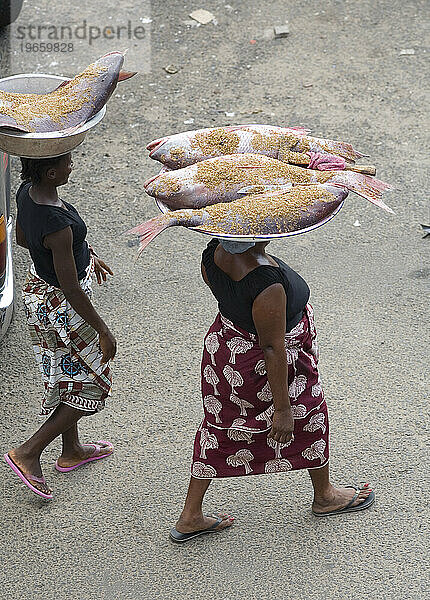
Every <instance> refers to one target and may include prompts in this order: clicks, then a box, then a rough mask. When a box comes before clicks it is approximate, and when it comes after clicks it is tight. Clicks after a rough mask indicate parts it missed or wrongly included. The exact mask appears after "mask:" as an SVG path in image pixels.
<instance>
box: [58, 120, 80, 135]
mask: <svg viewBox="0 0 430 600" xmlns="http://www.w3.org/2000/svg"><path fill="white" fill-rule="evenodd" d="M85 123H86V121H81V122H80V123H78V124H77V125H73V127H67V128H66V129H61V130H60V131H59V132H58V133H60V135H62V136H66V135H73V134H74V133H76V132H77V130H78V129H80V128H81V127H82V125H85Z"/></svg>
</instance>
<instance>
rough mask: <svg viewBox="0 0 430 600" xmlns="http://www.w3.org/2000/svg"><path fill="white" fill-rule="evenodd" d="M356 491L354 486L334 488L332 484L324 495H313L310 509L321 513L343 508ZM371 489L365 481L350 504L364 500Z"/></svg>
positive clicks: (355, 504) (356, 503) (354, 504)
mask: <svg viewBox="0 0 430 600" xmlns="http://www.w3.org/2000/svg"><path fill="white" fill-rule="evenodd" d="M356 491H357V490H355V489H354V488H335V487H334V486H331V488H330V489H329V490H328V492H327V494H326V495H324V496H321V497H319V498H316V497H315V499H314V501H313V504H312V510H313V511H314V512H316V513H320V514H322V513H326V512H332V511H334V510H339V509H341V508H345V506H347V505H348V504H349V503H350V502H351V500H352V499H353V497H354V495H355V493H356ZM371 491H372V489H371V488H370V487H369V484H368V483H365V484H364V485H363V487H362V489H361V490H360V493H359V494H358V497H357V499H356V500H355V502H353V504H351V506H357V505H358V504H361V503H362V502H364V501H365V500H366V498H367V496H369V494H370V493H371Z"/></svg>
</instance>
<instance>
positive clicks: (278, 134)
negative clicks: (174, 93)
mask: <svg viewBox="0 0 430 600" xmlns="http://www.w3.org/2000/svg"><path fill="white" fill-rule="evenodd" d="M308 132H309V131H308V130H307V129H302V128H294V127H292V128H290V127H276V126H272V125H236V126H231V127H216V128H213V129H197V130H195V131H185V132H183V133H177V134H176V135H170V136H166V137H163V138H160V139H158V140H154V141H152V142H150V143H149V144H148V145H147V147H146V148H147V150H149V151H150V153H149V156H150V157H151V158H153V159H154V160H158V161H159V162H161V163H162V164H163V165H166V166H167V167H169V168H170V169H179V168H182V167H187V166H189V165H192V164H194V163H196V162H199V161H202V160H207V159H208V158H213V157H216V156H223V155H225V154H247V153H252V154H262V155H264V156H268V157H270V158H276V159H278V160H282V161H284V162H287V163H291V164H298V165H302V166H308V165H309V162H310V160H311V159H312V155H313V154H314V153H324V154H329V155H331V156H333V155H335V156H337V157H341V158H342V159H346V160H347V161H350V162H354V161H355V160H356V159H357V158H361V157H362V156H364V154H361V153H360V152H357V151H356V150H354V148H353V147H352V146H351V144H348V143H346V142H340V141H335V140H328V139H322V138H316V137H311V136H309V135H307V133H308ZM342 164H343V166H341V167H338V168H343V167H344V166H345V160H343V161H342Z"/></svg>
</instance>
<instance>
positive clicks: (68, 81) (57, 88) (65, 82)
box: [49, 79, 71, 94]
mask: <svg viewBox="0 0 430 600" xmlns="http://www.w3.org/2000/svg"><path fill="white" fill-rule="evenodd" d="M70 81H71V80H70V79H68V80H67V81H62V82H61V83H60V85H58V86H57V87H56V88H55V90H52V92H49V93H50V94H53V93H54V92H56V91H57V90H59V89H60V88H62V87H64V86H65V85H67V84H68V83H70Z"/></svg>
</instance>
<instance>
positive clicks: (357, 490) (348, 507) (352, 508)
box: [312, 485, 375, 517]
mask: <svg viewBox="0 0 430 600" xmlns="http://www.w3.org/2000/svg"><path fill="white" fill-rule="evenodd" d="M345 487H348V488H353V489H354V490H355V494H354V496H353V497H352V500H351V501H350V502H348V504H347V505H346V506H344V507H343V508H338V509H337V510H332V511H330V512H323V513H319V512H315V511H314V510H313V511H312V514H313V515H314V516H315V517H331V516H333V515H341V514H343V513H350V512H358V511H359V510H365V509H366V508H369V506H372V504H373V503H374V502H375V492H370V494H369V495H368V496H367V498H366V500H364V501H363V502H360V504H357V506H352V505H353V504H354V502H355V501H356V500H357V498H358V496H359V494H360V492H361V491H362V490H364V489H365V488H361V487H359V486H357V485H347V486H345Z"/></svg>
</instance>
